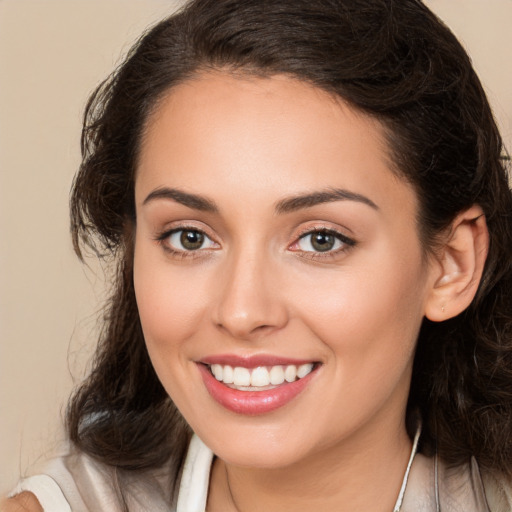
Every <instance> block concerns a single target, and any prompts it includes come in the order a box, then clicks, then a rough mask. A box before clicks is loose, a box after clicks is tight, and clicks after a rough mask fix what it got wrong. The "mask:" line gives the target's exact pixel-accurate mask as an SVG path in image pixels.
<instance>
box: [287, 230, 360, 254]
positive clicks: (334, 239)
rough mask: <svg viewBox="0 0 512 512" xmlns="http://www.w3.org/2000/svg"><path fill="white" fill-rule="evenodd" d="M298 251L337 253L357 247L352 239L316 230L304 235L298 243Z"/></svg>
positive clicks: (331, 232)
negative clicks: (346, 248) (347, 248)
mask: <svg viewBox="0 0 512 512" xmlns="http://www.w3.org/2000/svg"><path fill="white" fill-rule="evenodd" d="M295 245H296V247H295V249H296V250H299V251H304V252H318V253H322V252H336V251H338V250H341V249H343V248H345V247H351V246H353V245H355V242H354V241H353V240H351V239H350V238H347V237H346V236H344V235H342V234H341V233H337V232H335V231H328V230H315V231H311V232H309V233H306V234H304V235H302V236H301V237H300V238H299V239H298V241H297V242H296V244H295Z"/></svg>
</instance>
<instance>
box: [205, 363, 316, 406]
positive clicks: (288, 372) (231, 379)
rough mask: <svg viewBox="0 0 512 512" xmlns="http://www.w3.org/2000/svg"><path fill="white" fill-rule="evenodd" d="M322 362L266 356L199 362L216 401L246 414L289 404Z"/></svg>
mask: <svg viewBox="0 0 512 512" xmlns="http://www.w3.org/2000/svg"><path fill="white" fill-rule="evenodd" d="M221 359H223V360H221ZM225 359H231V360H229V361H226V360H225ZM228 363H231V364H228ZM276 363H277V364H276ZM279 363H281V364H279ZM322 366H323V365H322V364H321V363H317V362H311V361H290V360H289V361H284V360H275V358H266V357H264V358H261V357H259V358H253V359H252V360H241V359H240V358H229V357H228V358H225V357H220V358H212V359H211V360H206V361H201V362H198V363H197V367H198V369H199V372H200V374H201V377H202V379H203V382H204V385H205V387H206V390H207V391H208V393H209V395H210V396H211V397H212V398H213V399H214V400H215V402H217V403H218V404H220V405H221V406H222V407H224V408H225V409H228V410H229V411H232V412H235V413H237V414H243V415H259V414H265V413H269V412H272V411H275V410H276V409H279V408H281V407H283V406H285V405H287V404H289V403H290V402H291V401H292V400H294V399H295V398H296V397H297V396H298V395H299V394H300V393H302V392H303V391H304V390H305V389H306V388H307V387H308V386H309V385H310V383H311V382H312V381H313V380H314V378H315V376H316V375H317V374H318V373H319V370H320V369H321V367H322Z"/></svg>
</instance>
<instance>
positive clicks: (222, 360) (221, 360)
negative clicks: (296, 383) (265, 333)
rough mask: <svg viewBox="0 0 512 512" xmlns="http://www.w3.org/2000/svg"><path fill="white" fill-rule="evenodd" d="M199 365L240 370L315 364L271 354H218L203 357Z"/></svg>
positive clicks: (309, 361) (306, 360) (312, 361)
mask: <svg viewBox="0 0 512 512" xmlns="http://www.w3.org/2000/svg"><path fill="white" fill-rule="evenodd" d="M198 362H199V363H203V364H207V365H212V364H221V365H229V366H233V367H237V366H239V367H242V368H257V367H258V366H278V365H281V366H288V365H295V366H300V365H302V364H307V363H315V362H316V361H315V360H313V359H295V358H290V357H282V356H278V355H272V354H255V355H252V356H239V355H236V354H218V355H211V356H207V357H204V358H202V359H200V360H199V361H198Z"/></svg>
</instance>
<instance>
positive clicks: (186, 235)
mask: <svg viewBox="0 0 512 512" xmlns="http://www.w3.org/2000/svg"><path fill="white" fill-rule="evenodd" d="M163 241H164V242H165V241H167V244H168V245H169V246H170V248H171V249H173V250H177V251H197V250H199V249H210V248H212V247H215V246H216V244H215V242H214V241H213V240H211V239H210V238H209V237H208V236H206V235H205V234H204V233H203V232H202V231H199V230H197V229H177V230H174V231H171V233H169V234H167V235H166V236H165V238H163Z"/></svg>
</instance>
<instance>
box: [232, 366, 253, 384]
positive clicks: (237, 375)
mask: <svg viewBox="0 0 512 512" xmlns="http://www.w3.org/2000/svg"><path fill="white" fill-rule="evenodd" d="M233 384H234V385H235V386H250V385H251V372H250V371H249V370H248V369H247V368H241V367H240V366H237V367H236V368H235V369H234V370H233Z"/></svg>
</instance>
